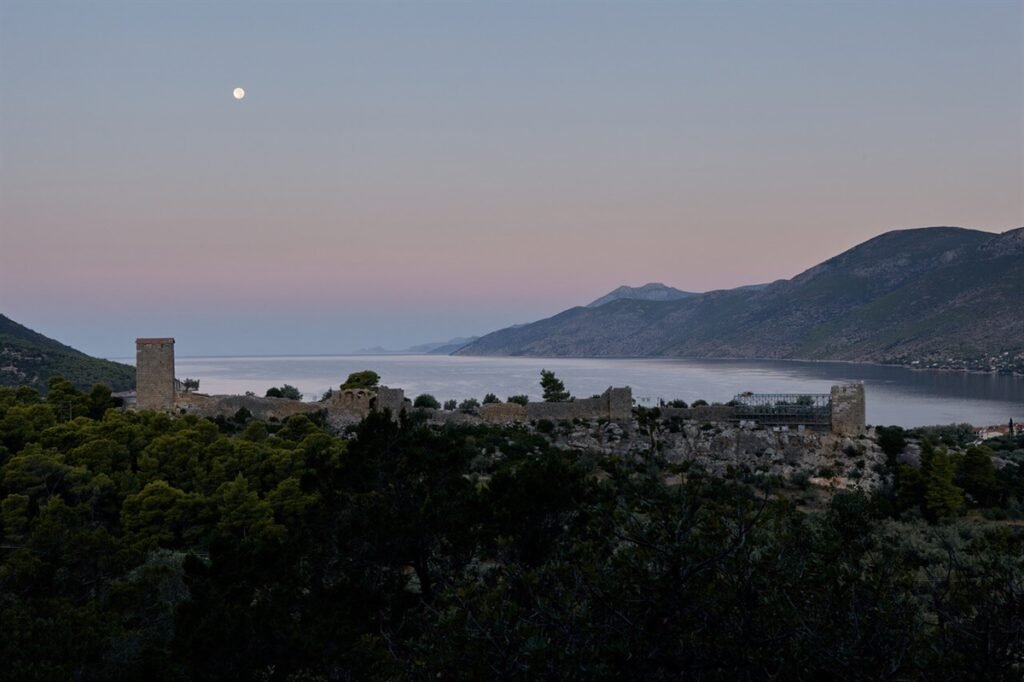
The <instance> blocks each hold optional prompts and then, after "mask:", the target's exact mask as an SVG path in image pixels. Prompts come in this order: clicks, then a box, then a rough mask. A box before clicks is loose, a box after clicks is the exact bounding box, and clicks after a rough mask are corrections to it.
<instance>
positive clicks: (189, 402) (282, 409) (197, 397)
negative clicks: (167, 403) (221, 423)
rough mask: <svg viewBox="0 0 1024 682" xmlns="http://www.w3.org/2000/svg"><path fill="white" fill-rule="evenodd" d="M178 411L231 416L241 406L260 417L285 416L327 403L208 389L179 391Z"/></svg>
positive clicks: (176, 401)
mask: <svg viewBox="0 0 1024 682" xmlns="http://www.w3.org/2000/svg"><path fill="white" fill-rule="evenodd" d="M175 407H176V409H177V411H178V412H184V413H185V414H195V415H198V416H200V417H217V416H220V415H223V416H225V417H231V416H233V415H234V414H235V413H236V412H238V411H239V410H241V409H243V408H244V409H246V410H248V411H249V412H250V413H251V414H252V416H253V417H255V418H256V419H262V420H266V421H269V420H271V419H276V420H282V419H287V418H288V417H291V416H292V415H296V414H305V413H309V412H316V411H317V410H322V409H324V404H323V403H304V402H302V401H301V400H289V399H288V398H259V397H256V396H253V395H207V394H205V393H179V394H178V395H177V398H176V400H175Z"/></svg>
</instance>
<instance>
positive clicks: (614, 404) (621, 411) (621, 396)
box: [604, 386, 633, 421]
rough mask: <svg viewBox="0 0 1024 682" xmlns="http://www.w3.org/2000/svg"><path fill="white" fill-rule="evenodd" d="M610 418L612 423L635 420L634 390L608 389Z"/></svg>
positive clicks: (606, 392) (606, 393)
mask: <svg viewBox="0 0 1024 682" xmlns="http://www.w3.org/2000/svg"><path fill="white" fill-rule="evenodd" d="M604 396H607V397H608V418H609V419H611V420H612V421H629V420H630V419H632V418H633V389H632V388H630V387H629V386H626V387H624V388H613V387H611V386H609V387H608V390H607V391H605V392H604Z"/></svg>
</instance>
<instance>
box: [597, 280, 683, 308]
mask: <svg viewBox="0 0 1024 682" xmlns="http://www.w3.org/2000/svg"><path fill="white" fill-rule="evenodd" d="M690 296H694V294H693V293H692V292H690V291H682V290H680V289H676V288H674V287H670V286H666V285H664V284H662V283H661V282H648V283H647V284H644V285H643V286H640V287H631V286H626V285H623V286H621V287H618V288H617V289H615V290H614V291H611V292H609V293H607V294H605V295H604V296H602V297H601V298H599V299H597V300H596V301H592V302H591V303H588V304H587V307H588V308H597V307H599V306H603V305H604V304H605V303H611V302H612V301H618V300H621V299H628V300H631V301H677V300H679V299H681V298H688V297H690Z"/></svg>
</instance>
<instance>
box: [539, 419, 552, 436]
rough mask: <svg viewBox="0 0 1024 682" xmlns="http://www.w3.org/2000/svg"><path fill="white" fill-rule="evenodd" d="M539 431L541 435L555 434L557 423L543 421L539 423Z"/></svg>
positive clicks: (548, 420) (547, 420)
mask: <svg viewBox="0 0 1024 682" xmlns="http://www.w3.org/2000/svg"><path fill="white" fill-rule="evenodd" d="M537 430H538V431H540V432H541V433H554V432H555V423H554V422H553V421H551V420H550V419H541V420H540V421H538V422H537Z"/></svg>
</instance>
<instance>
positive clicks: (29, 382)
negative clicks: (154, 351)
mask: <svg viewBox="0 0 1024 682" xmlns="http://www.w3.org/2000/svg"><path fill="white" fill-rule="evenodd" d="M52 376H61V377H64V378H65V379H67V380H68V381H70V382H71V383H73V384H74V385H75V386H77V387H78V388H81V389H88V388H91V387H92V386H93V384H106V385H107V386H110V387H111V388H112V389H113V390H115V391H126V390H130V389H132V388H135V368H134V367H132V366H130V365H124V364H121V363H119V362H111V361H109V360H101V359H99V358H94V357H91V356H88V355H86V354H85V353H82V352H81V351H78V350H75V349H74V348H72V347H70V346H65V345H64V344H62V343H60V342H58V341H54V340H53V339H51V338H48V337H46V336H43V335H42V334H40V333H38V332H35V331H32V330H31V329H29V328H28V327H24V326H22V325H20V324H18V323H17V322H15V321H14V320H12V319H10V318H9V317H6V316H4V315H0V386H31V387H32V388H35V389H37V390H39V391H42V392H44V393H45V392H46V387H47V383H48V381H49V379H50V377H52Z"/></svg>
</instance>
